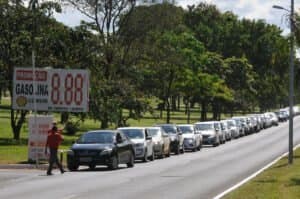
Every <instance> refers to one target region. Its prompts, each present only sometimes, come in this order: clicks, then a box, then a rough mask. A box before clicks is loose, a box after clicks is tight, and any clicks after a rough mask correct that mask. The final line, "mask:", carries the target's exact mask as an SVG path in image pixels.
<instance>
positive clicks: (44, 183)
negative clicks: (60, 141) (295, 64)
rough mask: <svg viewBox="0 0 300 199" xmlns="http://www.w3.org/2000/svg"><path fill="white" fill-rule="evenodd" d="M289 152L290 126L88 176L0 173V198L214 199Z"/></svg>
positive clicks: (299, 130)
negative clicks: (216, 145)
mask: <svg viewBox="0 0 300 199" xmlns="http://www.w3.org/2000/svg"><path fill="white" fill-rule="evenodd" d="M299 121H300V117H297V118H295V120H294V142H295V145H296V144H299V143H300V122H299ZM287 150H288V123H284V124H280V125H279V126H278V127H272V128H269V129H266V130H263V131H261V132H260V133H257V134H252V135H250V136H247V137H243V138H240V139H237V140H233V141H231V142H227V143H226V144H225V145H221V146H219V147H216V148H212V147H205V148H203V149H202V150H201V151H200V152H195V153H192V152H187V153H185V154H184V155H179V156H175V155H174V156H171V157H170V158H166V159H159V160H155V161H154V162H148V163H136V165H135V167H134V168H130V169H127V168H126V166H125V165H124V166H123V165H121V168H120V169H119V170H116V171H109V170H107V169H106V168H104V167H97V168H96V170H95V171H89V170H88V169H87V168H85V167H80V171H78V172H66V173H65V174H63V175H61V174H60V173H59V171H58V170H55V172H54V173H55V175H53V176H46V175H45V171H38V170H0V198H6V199H17V198H22V199H24V198H30V199H33V198H37V199H40V198H43V199H46V198H51V199H53V198H54V199H75V198H76V199H81V198H97V199H99V198H101V199H106V198H109V199H114V198H120V199H127V198H128V199H135V198H143V199H148V198H151V199H152V198H155V199H158V198H166V199H169V198H173V199H177V198H178V199H182V198H195V199H206V198H213V197H214V196H216V195H218V194H219V193H221V192H223V191H224V190H226V189H228V188H230V187H231V186H233V185H235V184H236V183H238V182H240V181H241V180H243V179H244V178H246V177H248V176H249V175H251V174H253V173H254V172H256V171H257V170H259V169H261V168H262V167H264V166H265V165H267V164H268V163H270V162H272V161H273V160H274V159H275V158H277V157H278V156H280V155H282V154H283V153H284V152H287Z"/></svg>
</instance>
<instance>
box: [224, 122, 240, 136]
mask: <svg viewBox="0 0 300 199" xmlns="http://www.w3.org/2000/svg"><path fill="white" fill-rule="evenodd" d="M226 121H227V126H228V129H229V130H230V132H231V138H232V139H234V138H238V137H240V132H239V128H238V127H237V126H236V122H235V120H226Z"/></svg>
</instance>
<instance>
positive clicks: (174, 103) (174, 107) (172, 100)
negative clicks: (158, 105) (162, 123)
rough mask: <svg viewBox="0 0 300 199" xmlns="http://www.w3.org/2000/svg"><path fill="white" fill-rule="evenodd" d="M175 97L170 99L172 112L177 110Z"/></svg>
mask: <svg viewBox="0 0 300 199" xmlns="http://www.w3.org/2000/svg"><path fill="white" fill-rule="evenodd" d="M176 99H177V96H172V97H171V102H172V111H176V110H177V103H176Z"/></svg>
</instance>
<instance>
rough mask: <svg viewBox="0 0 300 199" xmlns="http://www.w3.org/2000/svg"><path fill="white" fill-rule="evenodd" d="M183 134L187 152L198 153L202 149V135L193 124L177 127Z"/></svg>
mask: <svg viewBox="0 0 300 199" xmlns="http://www.w3.org/2000/svg"><path fill="white" fill-rule="evenodd" d="M177 126H178V128H179V129H180V130H181V132H182V137H183V144H184V149H185V150H191V151H194V152H195V151H197V150H200V149H201V147H202V134H201V133H200V132H199V131H196V129H195V126H194V125H193V124H180V125H177Z"/></svg>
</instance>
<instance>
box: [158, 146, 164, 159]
mask: <svg viewBox="0 0 300 199" xmlns="http://www.w3.org/2000/svg"><path fill="white" fill-rule="evenodd" d="M164 157H165V146H164V145H162V147H161V154H160V156H159V158H161V159H163V158H164Z"/></svg>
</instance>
